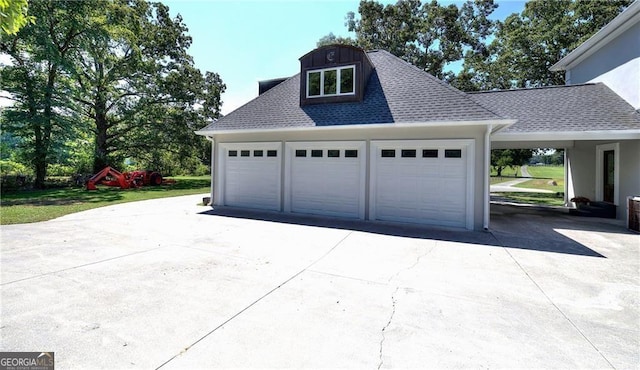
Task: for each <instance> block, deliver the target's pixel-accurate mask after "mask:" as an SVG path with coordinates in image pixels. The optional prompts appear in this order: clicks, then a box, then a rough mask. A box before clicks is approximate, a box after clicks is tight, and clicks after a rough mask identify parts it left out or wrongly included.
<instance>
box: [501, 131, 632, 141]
mask: <svg viewBox="0 0 640 370" xmlns="http://www.w3.org/2000/svg"><path fill="white" fill-rule="evenodd" d="M634 139H640V130H600V131H583V132H576V131H548V132H513V133H497V134H495V135H493V136H491V141H557V140H634Z"/></svg>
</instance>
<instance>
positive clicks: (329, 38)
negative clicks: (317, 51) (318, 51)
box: [316, 32, 358, 48]
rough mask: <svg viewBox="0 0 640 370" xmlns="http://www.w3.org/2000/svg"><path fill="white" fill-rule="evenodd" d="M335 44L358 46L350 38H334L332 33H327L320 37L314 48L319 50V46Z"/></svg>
mask: <svg viewBox="0 0 640 370" xmlns="http://www.w3.org/2000/svg"><path fill="white" fill-rule="evenodd" d="M335 44H338V45H352V46H358V45H357V43H356V41H355V40H354V39H352V38H351V37H341V36H336V35H334V34H333V32H329V33H328V34H326V35H324V36H322V37H321V38H320V40H318V42H317V43H316V47H318V48H319V47H321V46H325V45H335Z"/></svg>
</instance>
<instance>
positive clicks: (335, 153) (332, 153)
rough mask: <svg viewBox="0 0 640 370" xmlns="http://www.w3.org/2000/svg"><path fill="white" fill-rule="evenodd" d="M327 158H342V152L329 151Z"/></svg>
mask: <svg viewBox="0 0 640 370" xmlns="http://www.w3.org/2000/svg"><path fill="white" fill-rule="evenodd" d="M327 157H329V158H339V157H340V151H339V150H336V149H329V150H327Z"/></svg>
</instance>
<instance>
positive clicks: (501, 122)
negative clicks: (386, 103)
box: [195, 119, 516, 136]
mask: <svg viewBox="0 0 640 370" xmlns="http://www.w3.org/2000/svg"><path fill="white" fill-rule="evenodd" d="M514 123H516V120H514V119H495V120H468V121H429V122H406V123H395V122H389V123H372V124H360V125H332V126H296V127H279V128H271V129H246V130H198V131H195V133H196V134H197V135H201V136H214V135H224V134H258V133H271V132H300V131H331V130H366V129H375V128H385V129H389V128H400V127H402V128H410V127H457V126H491V127H492V130H493V131H492V132H495V131H497V130H500V129H503V128H506V127H509V126H511V125H513V124H514Z"/></svg>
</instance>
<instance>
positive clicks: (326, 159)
mask: <svg viewBox="0 0 640 370" xmlns="http://www.w3.org/2000/svg"><path fill="white" fill-rule="evenodd" d="M287 146H288V148H287V155H288V158H287V161H288V163H289V167H290V168H289V170H288V172H287V186H288V188H287V190H285V192H286V193H287V198H286V199H285V209H287V210H289V211H291V212H298V213H310V214H322V215H330V216H342V217H354V218H364V204H363V203H364V173H365V171H364V167H363V166H364V144H363V143H362V142H314V143H287ZM347 151H350V153H349V154H350V155H354V153H355V155H356V156H355V157H350V156H347V155H346V154H347ZM303 152H304V153H306V156H297V154H298V153H300V154H303ZM330 152H331V155H332V156H329V153H330ZM311 153H314V154H315V155H321V157H311V156H310V155H311ZM336 155H337V156H336Z"/></svg>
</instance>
